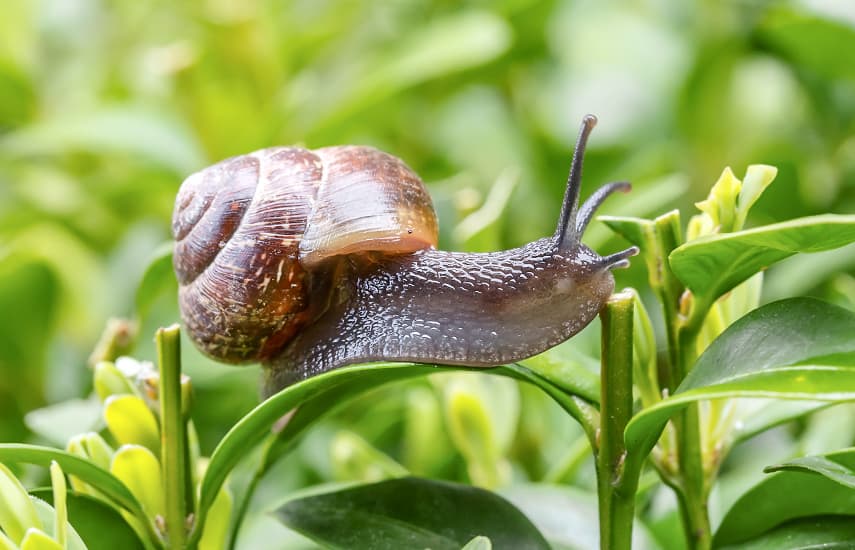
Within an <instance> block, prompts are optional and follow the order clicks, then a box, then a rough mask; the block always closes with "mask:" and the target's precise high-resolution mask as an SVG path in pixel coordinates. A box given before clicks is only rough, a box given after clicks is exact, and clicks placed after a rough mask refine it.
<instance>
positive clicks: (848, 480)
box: [763, 448, 855, 489]
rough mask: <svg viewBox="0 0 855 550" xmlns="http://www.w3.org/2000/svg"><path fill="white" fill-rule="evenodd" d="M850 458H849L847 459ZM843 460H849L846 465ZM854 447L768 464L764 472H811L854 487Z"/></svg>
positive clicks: (851, 487)
mask: <svg viewBox="0 0 855 550" xmlns="http://www.w3.org/2000/svg"><path fill="white" fill-rule="evenodd" d="M850 458H851V460H849V459H850ZM845 462H851V463H852V465H847V464H846V463H845ZM852 466H855V448H853V449H846V450H844V451H839V452H836V453H833V454H831V455H828V456H821V455H820V456H803V457H800V458H794V459H793V460H788V461H787V462H783V463H781V464H776V465H774V466H768V467H767V468H765V469H764V470H763V471H764V472H780V471H784V470H787V471H793V472H813V473H816V474H819V475H822V476H825V477H827V478H828V479H830V480H831V481H836V482H837V483H840V484H841V485H843V486H845V487H849V488H850V489H855V468H853V467H852Z"/></svg>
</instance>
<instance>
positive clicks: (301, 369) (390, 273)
mask: <svg viewBox="0 0 855 550" xmlns="http://www.w3.org/2000/svg"><path fill="white" fill-rule="evenodd" d="M338 270H339V273H340V274H341V275H345V273H346V276H339V277H337V278H336V280H337V281H339V284H338V286H337V288H335V289H334V292H333V298H332V300H331V305H330V308H329V309H328V310H327V311H326V312H325V313H324V314H323V315H322V316H321V317H319V318H318V319H315V320H314V321H313V322H312V323H310V324H308V325H307V326H306V327H305V328H304V329H303V331H301V332H300V333H299V334H298V335H297V336H296V338H295V340H294V341H292V342H291V344H290V345H289V346H288V347H286V348H285V350H284V351H283V353H282V354H280V355H278V356H276V357H274V358H273V359H271V360H270V361H269V362H268V364H267V365H266V366H267V367H268V369H267V379H266V381H265V384H264V386H265V391H267V392H268V393H272V392H274V391H276V390H277V389H279V388H282V387H284V386H286V385H289V384H291V383H293V382H295V381H297V380H301V379H303V378H307V377H309V376H312V375H315V374H318V373H321V372H325V371H328V370H331V369H333V368H336V367H338V366H341V365H347V364H353V363H361V362H368V361H378V360H385V361H414V362H422V363H442V364H448V365H468V366H474V367H477V366H495V365H501V364H505V363H510V362H513V361H518V360H520V359H524V358H526V357H530V356H532V355H535V354H537V353H540V352H542V351H545V350H547V349H549V348H550V347H552V346H555V345H557V344H559V343H561V342H563V341H564V340H567V339H568V338H570V337H571V336H573V335H574V334H576V333H577V332H579V331H580V330H582V328H584V327H585V326H586V325H587V324H588V323H589V322H590V321H591V320H592V319H593V318H594V317H595V316H596V315H597V313H598V312H599V310H600V308H601V307H602V304H603V303H604V302H605V300H606V299H607V298H608V296H609V295H610V294H611V293H612V290H613V289H614V279H613V277H612V274H611V272H610V271H609V269H608V268H607V267H606V266H605V265H604V264H603V259H602V258H600V257H599V256H598V255H597V254H595V253H594V252H592V251H591V250H590V249H588V248H587V247H585V246H584V245H580V246H579V247H578V248H577V249H575V250H573V251H572V253H570V254H561V253H559V252H558V251H557V245H556V241H555V239H553V238H550V239H541V240H538V241H535V242H533V243H530V244H528V245H526V246H523V247H521V248H516V249H513V250H507V251H502V252H493V253H487V254H466V253H459V252H444V251H440V250H434V249H428V250H422V251H419V252H415V253H413V254H408V255H402V256H385V257H378V258H377V259H376V260H375V261H371V260H370V259H366V258H347V259H343V260H342V261H341V265H339V266H338Z"/></svg>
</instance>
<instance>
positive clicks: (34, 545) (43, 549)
mask: <svg viewBox="0 0 855 550" xmlns="http://www.w3.org/2000/svg"><path fill="white" fill-rule="evenodd" d="M21 550H65V548H64V547H63V546H62V545H61V544H59V543H58V542H56V541H55V540H53V539H52V538H51V537H50V536H49V535H48V534H47V533H45V532H44V531H40V530H38V529H36V528H35V527H30V528H29V529H27V534H26V535H25V536H24V540H22V541H21Z"/></svg>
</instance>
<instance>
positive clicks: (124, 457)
mask: <svg viewBox="0 0 855 550" xmlns="http://www.w3.org/2000/svg"><path fill="white" fill-rule="evenodd" d="M110 473H112V474H113V475H114V476H116V477H117V478H118V479H120V480H122V482H123V483H124V484H125V486H126V487H127V488H128V489H130V491H131V493H133V494H134V496H136V497H137V499H138V500H139V502H140V504H142V508H143V510H145V511H146V513H147V514H148V517H150V518H155V517H157V516H164V515H165V510H166V503H165V501H164V494H163V476H162V474H161V470H160V463H159V462H158V461H157V457H156V456H155V455H154V453H152V452H151V451H150V450H148V449H147V448H145V447H142V446H140V445H124V446H122V447H120V448H119V450H117V451H116V454H115V455H113V462H112V463H111V464H110Z"/></svg>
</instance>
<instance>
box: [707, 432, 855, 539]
mask: <svg viewBox="0 0 855 550" xmlns="http://www.w3.org/2000/svg"><path fill="white" fill-rule="evenodd" d="M826 458H827V459H828V460H830V461H833V462H836V463H838V464H840V465H841V466H842V467H844V468H847V469H849V470H852V469H853V468H855V452H853V450H852V449H847V450H845V451H839V452H834V453H829V454H828V455H826ZM825 514H829V515H848V516H850V517H849V518H848V520H849V522H850V523H851V524H855V491H853V490H852V489H851V488H850V487H846V486H844V485H841V484H840V483H838V482H837V481H833V480H831V479H829V478H828V477H825V476H823V475H816V474H814V473H811V472H805V471H781V472H777V473H774V474H772V475H770V476H767V477H766V478H764V479H763V480H762V481H761V482H760V483H758V484H757V485H755V486H754V487H752V488H751V489H749V490H748V491H746V492H745V494H743V495H742V496H741V497H740V498H739V500H737V501H736V503H735V504H734V505H733V506H731V508H730V510H728V511H727V513H726V514H725V516H724V518H723V519H722V521H721V524H720V525H719V527H718V529H717V530H716V534H715V541H716V543H717V544H733V543H736V542H741V541H744V540H747V539H751V538H754V537H756V536H758V535H760V534H762V533H764V532H766V531H768V530H769V529H772V528H773V527H775V526H777V525H780V524H782V523H784V522H786V521H789V520H792V519H796V518H802V517H807V516H818V515H825Z"/></svg>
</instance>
